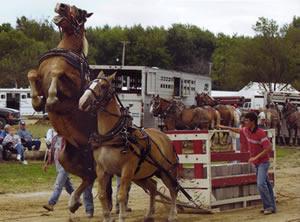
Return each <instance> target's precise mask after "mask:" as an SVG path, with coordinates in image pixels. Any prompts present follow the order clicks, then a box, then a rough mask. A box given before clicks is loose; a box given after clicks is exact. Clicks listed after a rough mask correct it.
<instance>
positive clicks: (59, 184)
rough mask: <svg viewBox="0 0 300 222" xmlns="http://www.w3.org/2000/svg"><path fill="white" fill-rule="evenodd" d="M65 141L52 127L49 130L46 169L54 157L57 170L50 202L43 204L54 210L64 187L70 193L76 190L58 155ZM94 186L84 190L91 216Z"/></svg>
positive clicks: (85, 201) (85, 200) (85, 202)
mask: <svg viewBox="0 0 300 222" xmlns="http://www.w3.org/2000/svg"><path fill="white" fill-rule="evenodd" d="M65 142H66V141H65V139H64V138H63V137H62V136H60V135H58V133H57V132H56V131H55V130H54V129H53V128H50V129H49V130H48V131H47V134H46V144H47V147H48V151H47V152H48V158H47V161H46V163H45V165H44V171H47V168H48V166H49V165H50V164H51V162H52V159H54V162H55V166H56V172H57V176H56V180H55V184H54V190H53V193H52V195H51V197H50V199H49V201H48V204H45V205H43V208H45V209H46V210H48V211H53V210H54V205H55V204H56V203H57V201H58V199H59V197H60V195H61V192H62V190H63V188H65V189H66V191H67V193H68V194H70V195H71V193H72V192H73V191H74V188H73V185H72V183H71V180H70V177H69V174H68V173H67V172H66V171H65V170H64V168H63V167H62V165H61V164H60V163H59V161H58V155H59V153H60V151H61V150H62V149H63V148H64V146H65ZM92 187H93V186H92V185H90V186H89V187H88V188H86V189H85V191H84V192H83V199H84V205H85V210H86V214H87V217H89V218H91V217H93V215H94V203H93V194H92Z"/></svg>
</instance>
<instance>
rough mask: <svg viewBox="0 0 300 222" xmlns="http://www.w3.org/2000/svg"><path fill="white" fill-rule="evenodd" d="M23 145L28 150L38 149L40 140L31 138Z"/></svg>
mask: <svg viewBox="0 0 300 222" xmlns="http://www.w3.org/2000/svg"><path fill="white" fill-rule="evenodd" d="M24 146H25V147H27V148H28V150H32V149H34V150H39V149H40V147H41V141H39V140H37V139H33V140H31V141H28V142H25V143H24Z"/></svg>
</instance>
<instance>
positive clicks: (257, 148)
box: [219, 112, 276, 215]
mask: <svg viewBox="0 0 300 222" xmlns="http://www.w3.org/2000/svg"><path fill="white" fill-rule="evenodd" d="M244 124H245V127H243V128H232V127H228V126H223V125H220V126H219V127H220V128H221V129H228V130H231V131H233V132H236V133H240V135H241V134H244V135H243V136H245V138H246V140H247V142H248V149H249V152H250V159H249V163H252V164H254V165H255V167H256V181H257V189H258V191H259V194H260V197H261V200H262V202H263V207H264V209H263V210H262V211H261V212H263V213H264V214H265V215H267V214H272V213H275V212H276V204H275V198H274V192H273V188H272V185H271V183H270V181H269V178H268V169H269V166H270V162H269V154H270V152H271V151H272V144H271V143H270V141H269V139H268V137H267V134H266V132H265V131H264V130H263V129H260V128H258V126H257V115H256V113H254V112H250V113H247V114H246V115H245V123H244Z"/></svg>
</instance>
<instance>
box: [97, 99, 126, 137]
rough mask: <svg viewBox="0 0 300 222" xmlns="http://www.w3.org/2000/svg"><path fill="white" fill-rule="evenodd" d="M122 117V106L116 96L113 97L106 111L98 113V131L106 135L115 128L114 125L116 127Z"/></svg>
mask: <svg viewBox="0 0 300 222" xmlns="http://www.w3.org/2000/svg"><path fill="white" fill-rule="evenodd" d="M112 114H115V115H117V116H114V115H112ZM120 117H121V110H120V106H119V105H118V103H117V100H116V97H113V98H112V99H111V101H110V102H109V103H108V105H107V106H106V108H105V111H98V113H97V123H98V133H99V134H100V135H105V134H106V133H107V132H109V131H110V130H111V129H113V127H115V125H116V123H117V122H118V121H119V119H120Z"/></svg>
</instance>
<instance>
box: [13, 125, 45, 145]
mask: <svg viewBox="0 0 300 222" xmlns="http://www.w3.org/2000/svg"><path fill="white" fill-rule="evenodd" d="M18 135H19V136H20V137H21V141H22V144H23V146H24V147H26V148H28V150H32V149H34V150H39V149H40V147H41V141H40V140H39V139H33V138H32V134H31V133H30V132H29V131H28V130H27V129H26V124H25V122H24V121H20V128H19V130H18Z"/></svg>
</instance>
